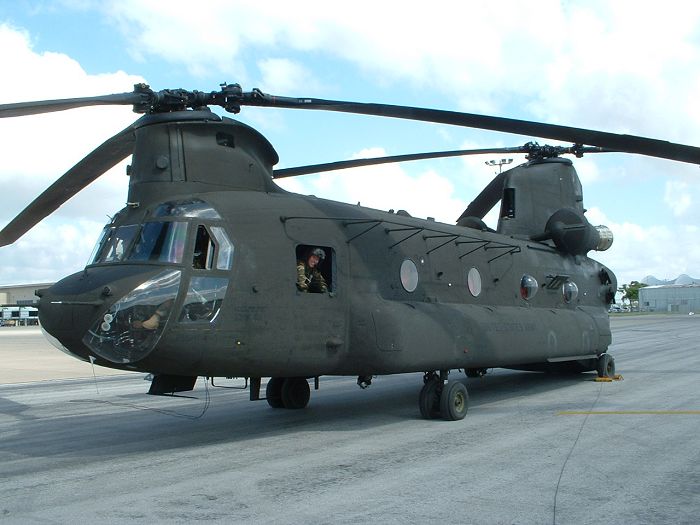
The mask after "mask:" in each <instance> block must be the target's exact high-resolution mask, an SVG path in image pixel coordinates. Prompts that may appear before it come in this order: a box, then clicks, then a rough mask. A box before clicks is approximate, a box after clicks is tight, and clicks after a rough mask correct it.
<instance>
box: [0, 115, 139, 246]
mask: <svg viewBox="0 0 700 525" xmlns="http://www.w3.org/2000/svg"><path fill="white" fill-rule="evenodd" d="M134 140H135V139H134V126H133V125H131V126H129V127H128V128H126V129H125V130H123V131H121V132H119V133H117V134H116V135H114V136H113V137H112V138H110V139H108V140H107V141H105V142H104V143H102V144H101V145H100V146H98V147H97V148H96V149H95V150H93V151H92V152H91V153H90V154H89V155H88V156H87V157H85V158H84V159H83V160H81V161H80V162H78V163H77V164H76V165H75V166H73V167H72V168H71V169H69V170H68V171H67V172H66V173H65V174H64V175H63V176H62V177H60V178H59V179H58V180H57V181H56V182H54V183H53V184H52V185H51V186H49V187H48V188H47V189H46V191H44V192H43V193H42V194H41V195H39V197H37V198H36V199H35V200H34V202H32V203H31V204H30V205H29V206H27V207H26V208H25V209H24V210H23V211H22V212H21V213H20V214H19V215H17V217H15V218H14V219H12V221H11V222H10V223H9V224H8V225H7V226H5V228H4V229H3V230H2V231H0V246H5V245H8V244H12V243H13V242H15V241H16V240H17V239H19V238H20V237H21V236H22V235H24V234H25V233H27V232H28V231H29V230H30V229H32V228H33V227H34V226H35V225H36V224H37V223H38V222H39V221H41V220H42V219H43V218H45V217H47V216H48V215H50V214H51V213H53V212H54V211H55V210H57V209H58V208H59V206H61V205H62V204H63V203H64V202H66V201H67V200H68V199H70V198H71V197H73V196H74V195H75V194H76V193H78V192H79V191H80V190H82V189H83V188H85V187H86V186H87V185H88V184H90V183H91V182H93V181H94V180H96V179H97V178H98V177H100V176H101V175H102V174H103V173H104V172H106V171H107V170H109V169H110V168H112V167H113V166H115V165H117V164H118V163H119V162H121V161H122V160H123V159H125V158H126V157H128V156H129V155H131V153H132V151H133V147H134Z"/></svg>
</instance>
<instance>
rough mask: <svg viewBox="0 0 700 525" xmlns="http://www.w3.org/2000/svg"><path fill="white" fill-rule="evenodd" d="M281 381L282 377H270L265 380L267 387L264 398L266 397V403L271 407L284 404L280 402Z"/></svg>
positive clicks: (282, 380)
mask: <svg viewBox="0 0 700 525" xmlns="http://www.w3.org/2000/svg"><path fill="white" fill-rule="evenodd" d="M283 383H284V378H283V377H271V378H270V380H269V381H268V382H267V388H265V399H267V404H268V405H270V406H271V407H272V408H282V407H284V404H283V403H282V384H283Z"/></svg>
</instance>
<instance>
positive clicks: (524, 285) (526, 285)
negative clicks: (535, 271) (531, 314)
mask: <svg viewBox="0 0 700 525" xmlns="http://www.w3.org/2000/svg"><path fill="white" fill-rule="evenodd" d="M537 289H538V284H537V279H535V278H534V277H532V276H531V275H523V278H522V279H520V297H522V298H523V299H532V298H533V297H534V296H535V294H536V293H537Z"/></svg>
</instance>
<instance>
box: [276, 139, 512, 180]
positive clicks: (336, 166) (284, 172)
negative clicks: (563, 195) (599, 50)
mask: <svg viewBox="0 0 700 525" xmlns="http://www.w3.org/2000/svg"><path fill="white" fill-rule="evenodd" d="M490 153H493V154H495V153H524V151H523V148H522V147H521V146H518V147H514V148H486V149H462V150H453V151H431V152H427V153H411V154H407V155H392V156H389V157H372V158H366V159H353V160H341V161H337V162H327V163H324V164H310V165H308V166H297V167H295V168H284V169H279V170H275V171H274V173H273V175H272V176H273V178H275V179H282V178H285V177H296V176H299V175H309V174H312V173H323V172H326V171H335V170H344V169H347V168H358V167H360V166H374V165H377V164H389V163H392V162H410V161H414V160H424V159H437V158H443V157H461V156H465V155H481V154H490Z"/></svg>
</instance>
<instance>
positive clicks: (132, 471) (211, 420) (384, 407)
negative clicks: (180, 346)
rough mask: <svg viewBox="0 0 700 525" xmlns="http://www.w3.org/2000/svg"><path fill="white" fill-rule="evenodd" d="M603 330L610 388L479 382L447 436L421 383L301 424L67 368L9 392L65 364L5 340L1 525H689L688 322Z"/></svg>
mask: <svg viewBox="0 0 700 525" xmlns="http://www.w3.org/2000/svg"><path fill="white" fill-rule="evenodd" d="M612 326H613V332H614V344H613V346H612V347H611V349H610V353H612V354H613V355H614V356H615V358H616V363H617V368H618V372H620V373H621V374H622V375H623V376H624V380H622V381H616V382H612V383H599V382H595V381H593V379H594V377H595V374H592V373H591V374H582V375H579V376H573V377H559V376H549V375H545V374H538V373H528V372H516V371H508V370H502V369H497V370H492V371H490V372H489V374H488V375H486V376H485V377H484V378H482V379H469V380H466V379H464V380H465V381H466V384H467V386H468V389H469V393H470V401H471V404H470V409H469V414H468V415H467V417H466V418H465V419H464V420H463V421H456V422H446V421H442V420H433V421H426V420H423V419H421V418H420V414H419V411H418V392H419V390H420V387H421V385H422V383H421V374H407V375H400V376H388V377H384V376H382V377H379V378H377V379H375V381H374V384H373V385H372V386H371V388H369V389H368V390H365V391H363V390H360V389H359V388H357V386H356V385H355V378H321V389H320V390H319V391H317V392H315V391H312V397H311V402H310V403H309V406H308V407H307V408H306V409H305V410H297V411H294V410H281V409H278V410H275V409H272V408H270V407H268V405H267V403H266V402H265V401H260V402H250V401H248V394H247V392H246V391H242V390H234V389H224V388H213V387H211V386H208V387H206V386H205V384H204V382H203V380H199V381H198V383H197V386H196V388H195V390H194V392H192V393H191V396H188V397H152V396H146V395H145V392H146V390H147V389H148V383H147V382H145V381H143V374H124V373H123V372H119V373H117V374H116V375H111V376H103V375H97V376H96V379H95V378H93V375H92V370H91V367H90V365H89V364H85V363H79V362H77V361H76V362H75V364H77V365H80V366H83V365H85V366H86V368H84V369H83V370H82V372H80V373H76V372H73V371H71V370H69V369H63V368H62V367H63V366H64V365H63V364H62V365H60V368H62V370H63V371H62V372H61V373H60V374H57V375H58V377H56V378H53V377H55V376H52V375H50V374H49V375H47V376H46V377H47V378H48V379H47V380H44V381H36V382H22V383H17V382H15V381H16V379H17V375H18V374H17V369H18V368H19V367H18V365H17V364H16V361H14V360H15V359H17V355H18V353H19V354H21V355H23V356H24V357H23V358H22V359H24V361H22V363H23V364H22V365H21V368H22V371H25V372H26V370H27V369H29V368H31V367H30V366H29V364H31V365H32V366H34V367H36V368H37V369H39V370H42V371H44V372H46V369H47V368H52V367H53V366H54V365H53V364H52V365H51V366H47V363H49V361H48V360H49V359H52V358H55V359H59V357H58V356H61V359H62V358H63V357H65V358H66V359H69V358H68V357H67V356H63V354H61V353H60V352H58V351H57V350H55V351H53V352H55V355H53V357H52V358H51V357H48V355H47V354H44V353H42V352H43V351H42V350H41V348H44V346H43V345H44V343H43V342H42V339H41V335H40V333H39V332H37V331H36V330H35V331H33V332H32V331H31V330H27V333H26V334H24V335H21V336H20V335H16V334H18V332H15V333H14V334H13V335H12V336H9V335H7V333H8V332H5V331H12V330H15V329H14V328H2V329H0V332H2V335H0V358H1V359H2V368H0V522H3V523H68V522H78V521H80V522H90V523H124V522H130V523H191V522H196V521H207V522H213V523H231V522H239V523H311V524H315V523H359V522H370V521H371V522H376V523H397V524H398V523H401V524H404V523H437V522H442V523H445V522H451V523H478V524H514V523H518V524H531V523H532V524H543V523H559V524H586V523H591V524H593V523H595V524H598V523H601V524H602V523H605V524H610V523H650V524H651V523H653V524H657V523H674V524H675V523H697V522H698V516H699V515H700V447H699V446H698V436H699V435H700V387H699V386H698V385H700V338H699V337H698V336H699V335H700V316H670V315H668V316H665V315H650V316H636V315H623V316H617V317H614V318H613V319H612ZM21 337H24V338H25V339H20V340H19V341H20V342H18V339H13V338H21ZM10 342H11V343H12V344H8V343H10ZM18 345H19V346H18ZM44 349H45V348H44ZM27 354H30V355H31V356H32V357H31V359H30V360H29V361H27ZM8 365H9V367H8ZM65 366H69V365H65ZM52 369H53V370H54V371H55V369H54V368H52ZM8 370H9V372H8ZM24 377H25V379H26V378H27V377H32V378H33V377H34V376H33V375H31V376H30V375H25V376H24ZM451 377H463V376H462V375H461V374H459V373H457V372H453V375H452V376H451ZM217 384H221V386H235V385H234V382H233V381H225V380H222V381H221V383H219V381H217Z"/></svg>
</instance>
